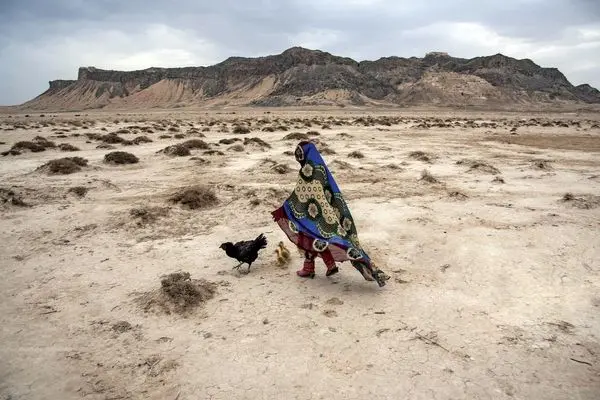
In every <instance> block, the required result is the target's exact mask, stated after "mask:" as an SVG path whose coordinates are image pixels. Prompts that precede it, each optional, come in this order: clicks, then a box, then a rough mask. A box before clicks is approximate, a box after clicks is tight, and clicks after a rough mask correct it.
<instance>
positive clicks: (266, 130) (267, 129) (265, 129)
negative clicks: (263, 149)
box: [262, 126, 275, 132]
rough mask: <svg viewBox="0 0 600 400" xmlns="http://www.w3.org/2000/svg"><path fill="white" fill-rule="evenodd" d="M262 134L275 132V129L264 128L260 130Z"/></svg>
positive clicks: (270, 127)
mask: <svg viewBox="0 0 600 400" xmlns="http://www.w3.org/2000/svg"><path fill="white" fill-rule="evenodd" d="M262 131H263V132H275V128H274V127H272V126H265V127H264V128H262Z"/></svg>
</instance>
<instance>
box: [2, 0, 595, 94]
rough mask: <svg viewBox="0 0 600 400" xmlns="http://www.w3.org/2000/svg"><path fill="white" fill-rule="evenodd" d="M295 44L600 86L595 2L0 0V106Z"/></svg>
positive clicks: (276, 50)
mask: <svg viewBox="0 0 600 400" xmlns="http://www.w3.org/2000/svg"><path fill="white" fill-rule="evenodd" d="M291 46H303V47H307V48H311V49H320V50H324V51H328V52H330V53H333V54H336V55H341V56H347V57H352V58H354V59H355V60H357V61H362V60H374V59H378V58H380V57H384V56H391V55H397V56H403V57H410V56H419V57H422V56H423V55H424V54H425V53H426V52H429V51H445V52H448V53H450V55H453V56H457V57H465V58H470V57H475V56H482V55H492V54H496V53H503V54H505V55H508V56H511V57H516V58H530V59H532V60H533V61H534V62H536V63H537V64H540V65H542V66H545V67H558V68H559V69H560V70H561V71H562V72H563V73H564V74H565V75H566V76H567V78H568V79H569V80H570V81H571V83H573V84H580V83H590V84H592V86H595V87H597V88H600V0H570V1H567V0H489V1H488V0H458V1H452V0H429V1H424V0H421V1H414V0H410V1H409V0H218V1H212V0H171V1H167V0H165V1H152V0H0V104H4V105H8V104H17V103H22V102H24V101H26V100H29V99H31V98H33V97H35V96H37V95H38V94H40V93H42V92H43V91H45V90H46V89H47V88H48V81H50V80H54V79H76V78H77V68H78V67H80V66H96V67H98V68H106V69H122V70H132V69H143V68H148V67H151V66H155V67H178V66H194V65H210V64H214V63H217V62H220V61H222V60H224V59H225V58H227V57H229V56H233V55H235V56H249V57H255V56H263V55H268V54H277V53H280V52H282V51H283V50H285V49H287V48H289V47H291Z"/></svg>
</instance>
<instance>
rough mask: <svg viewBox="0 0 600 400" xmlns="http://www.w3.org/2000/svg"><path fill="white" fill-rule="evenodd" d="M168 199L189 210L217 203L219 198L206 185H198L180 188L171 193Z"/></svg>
mask: <svg viewBox="0 0 600 400" xmlns="http://www.w3.org/2000/svg"><path fill="white" fill-rule="evenodd" d="M169 200H170V201H171V202H172V203H176V204H180V205H181V206H182V207H184V208H188V209H190V210H201V209H205V208H210V207H213V206H215V205H217V204H219V199H218V197H217V195H216V194H215V192H214V190H213V189H212V188H210V187H208V186H200V185H196V186H190V187H185V188H182V189H180V190H179V191H177V192H176V193H175V194H173V195H172V196H171V197H170V199H169Z"/></svg>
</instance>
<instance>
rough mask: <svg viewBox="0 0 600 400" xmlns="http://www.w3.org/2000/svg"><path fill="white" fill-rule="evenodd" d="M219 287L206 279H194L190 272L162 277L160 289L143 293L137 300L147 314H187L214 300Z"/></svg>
mask: <svg viewBox="0 0 600 400" xmlns="http://www.w3.org/2000/svg"><path fill="white" fill-rule="evenodd" d="M216 287H217V285H216V284H215V283H213V282H209V281H207V280H204V279H192V278H191V276H190V273H189V272H175V273H172V274H168V275H165V276H163V277H161V280H160V289H158V290H154V291H150V292H147V293H142V294H141V295H139V296H138V297H137V299H136V301H137V302H138V304H139V305H140V306H141V307H142V309H143V310H144V311H145V312H149V311H158V312H162V313H166V314H172V313H175V314H187V313H189V312H190V311H192V310H193V309H195V308H196V307H198V306H199V305H200V304H202V303H204V302H206V301H208V300H210V299H212V298H213V297H214V296H215V294H216Z"/></svg>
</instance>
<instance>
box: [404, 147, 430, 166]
mask: <svg viewBox="0 0 600 400" xmlns="http://www.w3.org/2000/svg"><path fill="white" fill-rule="evenodd" d="M408 156H409V157H410V158H412V159H414V160H418V161H423V162H427V163H430V162H432V161H433V160H434V159H435V158H436V157H435V156H434V155H433V154H430V153H426V152H424V151H420V150H417V151H411V152H410V153H409V154H408Z"/></svg>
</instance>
